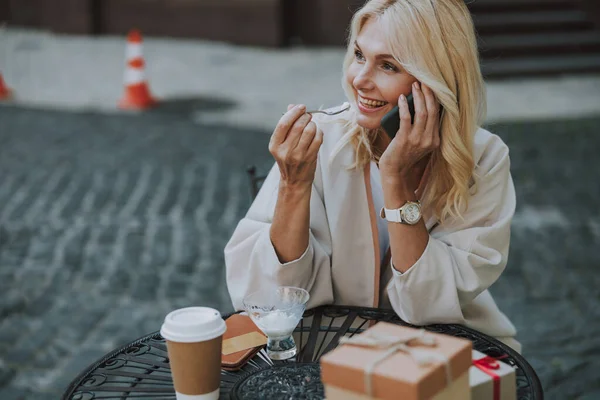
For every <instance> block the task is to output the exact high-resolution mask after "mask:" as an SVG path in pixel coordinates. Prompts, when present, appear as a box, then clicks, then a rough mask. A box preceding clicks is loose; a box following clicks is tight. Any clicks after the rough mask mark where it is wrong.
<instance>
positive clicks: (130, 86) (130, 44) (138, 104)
mask: <svg viewBox="0 0 600 400" xmlns="http://www.w3.org/2000/svg"><path fill="white" fill-rule="evenodd" d="M125 56H126V58H127V67H126V69H125V93H124V94H123V97H122V98H121V100H120V101H119V108H121V109H127V110H145V109H147V108H150V107H153V106H155V105H156V104H157V101H156V100H155V99H154V98H153V97H152V94H150V88H149V87H148V83H147V82H146V76H145V72H144V66H145V63H144V56H143V55H142V34H141V33H140V31H138V30H135V29H134V30H132V31H130V32H129V35H127V49H126V52H125Z"/></svg>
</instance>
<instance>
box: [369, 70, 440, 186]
mask: <svg viewBox="0 0 600 400" xmlns="http://www.w3.org/2000/svg"><path fill="white" fill-rule="evenodd" d="M412 96H413V99H414V123H413V122H412V120H413V117H412V116H411V110H410V107H409V102H408V100H407V97H406V96H404V95H401V96H400V99H399V100H398V109H399V111H398V117H399V121H400V123H399V128H398V130H397V131H396V132H395V135H393V136H392V135H390V136H391V137H392V138H393V139H392V141H391V143H390V144H389V145H388V147H387V149H386V150H385V151H384V153H383V154H382V156H381V159H380V160H379V168H380V170H381V174H382V179H384V180H387V181H390V182H402V183H406V182H409V184H410V186H415V187H414V188H411V190H416V186H417V185H418V179H415V175H419V179H420V175H422V172H423V171H420V172H421V174H416V173H415V172H419V171H415V167H417V165H418V167H419V168H418V169H420V170H421V169H423V170H424V168H425V166H424V165H422V164H423V163H419V161H421V160H422V159H423V158H424V157H426V156H427V155H429V154H430V153H431V152H432V151H434V150H435V149H437V148H438V147H439V145H440V112H439V111H440V104H439V103H438V101H437V99H436V98H435V95H434V94H433V92H432V91H431V89H429V88H428V87H427V86H426V85H421V84H419V82H415V83H414V84H413V86H412ZM383 122H384V121H383V120H382V127H384V125H383ZM384 129H386V128H385V127H384ZM386 132H388V131H387V130H386Z"/></svg>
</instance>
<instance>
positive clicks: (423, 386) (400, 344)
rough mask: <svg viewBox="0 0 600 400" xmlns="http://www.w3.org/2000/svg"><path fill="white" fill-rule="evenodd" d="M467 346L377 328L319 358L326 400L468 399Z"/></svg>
mask: <svg viewBox="0 0 600 400" xmlns="http://www.w3.org/2000/svg"><path fill="white" fill-rule="evenodd" d="M471 352H472V343H471V342H470V341H469V340H465V339H461V338H456V337H452V336H448V335H442V334H437V333H431V332H427V331H425V330H424V329H413V328H408V327H403V326H399V325H394V324H391V323H387V322H379V323H377V324H376V325H375V326H373V327H371V328H369V329H367V330H366V331H364V332H362V333H361V334H359V335H355V336H353V337H351V338H348V337H344V338H342V339H341V340H340V343H339V346H338V347H337V348H335V349H334V350H332V351H330V352H329V353H327V354H325V355H324V356H323V357H321V361H320V363H321V381H322V382H323V385H324V387H325V397H326V398H327V399H328V400H341V399H343V400H366V399H381V400H396V399H403V400H421V399H428V400H429V399H434V400H446V399H453V400H454V399H461V400H465V399H466V400H469V399H471V391H470V387H469V368H470V366H471V365H472V353H471Z"/></svg>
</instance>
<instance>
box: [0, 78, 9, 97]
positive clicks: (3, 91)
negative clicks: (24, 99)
mask: <svg viewBox="0 0 600 400" xmlns="http://www.w3.org/2000/svg"><path fill="white" fill-rule="evenodd" d="M11 97H12V90H10V89H9V88H8V86H6V83H4V79H3V78H2V73H0V100H8V99H10V98H11Z"/></svg>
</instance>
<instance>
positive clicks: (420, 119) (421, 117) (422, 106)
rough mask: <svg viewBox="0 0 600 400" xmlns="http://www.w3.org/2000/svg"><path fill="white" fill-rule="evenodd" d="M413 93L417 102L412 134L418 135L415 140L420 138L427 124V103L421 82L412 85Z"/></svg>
mask: <svg viewBox="0 0 600 400" xmlns="http://www.w3.org/2000/svg"><path fill="white" fill-rule="evenodd" d="M412 94H413V99H414V103H415V122H414V124H413V129H412V131H411V132H412V135H414V136H416V137H415V138H413V139H414V140H418V139H420V136H422V134H423V131H424V130H425V126H426V125H427V115H428V112H427V104H426V103H425V97H424V96H423V92H422V91H421V88H420V86H419V82H415V83H413V85H412Z"/></svg>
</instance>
